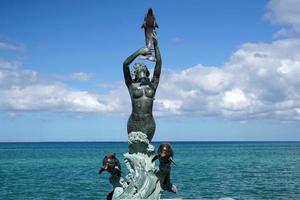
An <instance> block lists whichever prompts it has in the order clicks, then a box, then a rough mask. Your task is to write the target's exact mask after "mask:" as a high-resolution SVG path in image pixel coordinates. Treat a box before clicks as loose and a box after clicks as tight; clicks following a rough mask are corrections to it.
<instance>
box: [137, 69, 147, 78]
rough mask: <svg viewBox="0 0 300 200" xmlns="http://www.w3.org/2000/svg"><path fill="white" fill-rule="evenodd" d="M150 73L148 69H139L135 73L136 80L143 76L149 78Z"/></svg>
mask: <svg viewBox="0 0 300 200" xmlns="http://www.w3.org/2000/svg"><path fill="white" fill-rule="evenodd" d="M148 76H149V74H147V71H146V70H138V71H137V72H136V73H135V77H136V80H141V79H143V78H148Z"/></svg>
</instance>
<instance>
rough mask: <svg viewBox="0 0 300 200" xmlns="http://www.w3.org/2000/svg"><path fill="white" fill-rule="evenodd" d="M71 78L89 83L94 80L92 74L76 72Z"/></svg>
mask: <svg viewBox="0 0 300 200" xmlns="http://www.w3.org/2000/svg"><path fill="white" fill-rule="evenodd" d="M70 77H71V78H72V79H76V80H79V81H88V80H90V79H91V78H92V74H90V73H85V72H76V73H73V74H71V75H70Z"/></svg>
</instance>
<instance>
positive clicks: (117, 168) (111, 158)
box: [99, 154, 122, 200]
mask: <svg viewBox="0 0 300 200" xmlns="http://www.w3.org/2000/svg"><path fill="white" fill-rule="evenodd" d="M103 171H107V172H109V173H110V175H111V176H110V178H109V181H110V183H111V184H112V186H113V190H112V191H111V192H110V193H108V195H107V196H106V199H107V200H112V198H113V195H114V189H115V187H122V185H121V184H120V179H121V165H120V162H119V160H118V159H117V157H116V155H115V154H108V155H106V156H105V157H104V158H103V162H102V167H101V168H100V170H99V174H101V173H102V172H103Z"/></svg>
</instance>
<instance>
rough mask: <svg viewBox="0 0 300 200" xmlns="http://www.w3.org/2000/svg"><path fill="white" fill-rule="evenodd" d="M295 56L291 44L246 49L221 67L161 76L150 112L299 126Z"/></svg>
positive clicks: (297, 46) (298, 44)
mask: <svg viewBox="0 0 300 200" xmlns="http://www.w3.org/2000/svg"><path fill="white" fill-rule="evenodd" d="M299 51H300V39H295V38H293V39H291V38H290V39H281V40H276V41H273V42H272V43H247V44H244V45H242V46H241V47H240V49H238V50H237V51H236V52H235V53H234V54H233V55H232V56H231V58H230V60H229V61H228V62H227V63H225V64H224V66H222V67H211V66H203V65H197V66H195V67H191V68H188V69H185V70H182V71H180V72H172V71H164V72H163V78H162V80H161V83H160V86H159V89H158V94H157V99H158V100H157V101H158V103H157V104H156V106H155V108H156V110H157V111H158V113H159V114H168V113H169V114H172V113H176V114H178V113H180V114H198V115H210V116H211V115H213V116H221V117H227V118H238V119H248V118H249V119H251V118H261V117H263V118H266V117H267V118H271V119H280V120H298V119H299V116H298V114H297V111H298V110H297V109H298V108H299V107H300V90H299V88H300V79H299V77H300V54H299V53H298V52H299ZM172 101H173V105H174V106H170V104H171V102H172Z"/></svg>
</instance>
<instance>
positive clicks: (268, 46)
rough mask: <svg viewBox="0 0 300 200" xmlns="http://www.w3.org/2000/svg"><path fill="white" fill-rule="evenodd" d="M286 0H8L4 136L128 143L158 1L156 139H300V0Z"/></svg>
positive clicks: (2, 26) (0, 78)
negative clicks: (130, 73)
mask: <svg viewBox="0 0 300 200" xmlns="http://www.w3.org/2000/svg"><path fill="white" fill-rule="evenodd" d="M282 2H283V1H280V0H271V1H262V0H256V1H237V0H227V1H196V0H194V1H192V0H191V1H176V3H175V2H174V1H130V2H125V1H68V0H65V1H22V2H20V1H1V2H0V19H1V20H0V98H1V100H0V124H1V127H0V141H3V142H6V141H108V140H113V141H120V140H121V141H125V140H126V139H127V133H126V123H127V118H128V116H129V114H130V110H131V107H130V102H129V95H128V92H127V90H126V88H125V87H124V83H123V74H122V62H123V61H124V59H125V58H126V57H127V56H128V55H129V54H130V53H132V52H133V51H135V50H136V49H138V48H140V47H143V46H144V33H143V30H142V29H141V28H140V26H141V24H142V21H143V17H144V14H145V13H146V11H147V9H148V8H150V7H152V8H153V10H154V13H155V15H156V18H157V21H158V24H159V26H160V28H159V29H158V30H157V33H158V38H159V46H160V49H161V52H162V58H163V72H162V78H161V82H160V85H159V89H158V93H157V96H156V101H155V106H154V113H155V119H156V124H157V130H156V134H155V137H154V140H189V141H190V140H192V141H194V140H199V141H207V140H213V141H224V140H230V141H232V140H243V141H249V140H251V141H252V140H300V133H299V128H300V126H299V119H300V103H298V102H300V101H299V100H300V99H299V98H300V91H299V89H298V88H300V87H299V86H300V83H299V81H298V78H297V77H299V76H298V75H299V74H300V57H299V55H298V54H297V50H298V52H299V50H300V37H299V33H300V14H299V13H300V12H299V11H300V7H299V4H300V2H299V1H298V0H288V1H284V2H285V3H284V4H283V3H282ZM148 64H149V65H150V66H149V67H150V69H151V63H148Z"/></svg>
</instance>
